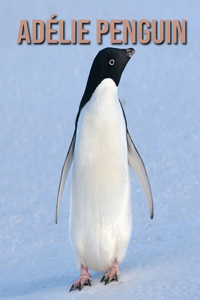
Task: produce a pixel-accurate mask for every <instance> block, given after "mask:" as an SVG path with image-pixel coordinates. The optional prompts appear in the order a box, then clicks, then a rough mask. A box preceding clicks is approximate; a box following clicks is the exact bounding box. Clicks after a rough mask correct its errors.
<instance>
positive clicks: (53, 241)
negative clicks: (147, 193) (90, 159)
mask: <svg viewBox="0 0 200 300" xmlns="http://www.w3.org/2000/svg"><path fill="white" fill-rule="evenodd" d="M199 9H200V4H199V2H198V1H195V0H194V1H190V2H188V1H187V0H182V1H180V0H178V1H176V2H175V1H172V0H170V1H140V2H139V1H137V2H136V1H131V2H130V1H127V0H125V1H123V3H121V2H118V3H117V4H116V2H115V4H114V2H113V1H110V0H106V1H105V0H102V1H101V2H97V3H96V2H95V3H94V2H93V1H87V2H84V1H82V2H81V1H78V2H77V1H74V2H72V1H69V0H68V1H52V0H49V1H47V0H42V1H40V2H32V1H23V0H22V1H15V2H14V1H3V2H2V3H1V12H2V15H1V19H0V26H1V41H0V43H1V45H0V70H1V72H0V191H1V192H0V204H1V210H0V287H1V288H0V298H1V299H17V300H19V299H48V300H51V299H61V300H62V299H79V298H81V299H104V298H105V297H108V298H110V299H149V300H150V299H187V300H188V299H199V298H200V291H199V277H200V263H199V262H200V251H199V250H200V218H199V216H200V191H199V178H200V168H199V166H200V155H199V148H200V136H199V132H200V117H199V116H200V104H199V95H200V85H199V78H200V60H199V51H200V41H199V30H200V20H199ZM53 13H56V14H57V16H58V17H57V18H58V19H64V20H65V21H66V26H68V29H67V30H68V31H67V30H66V32H68V33H69V32H70V21H71V19H75V20H78V19H89V20H91V24H90V26H89V27H88V28H89V29H90V34H89V39H90V40H91V44H90V45H78V44H77V45H68V46H64V45H47V44H45V43H44V44H42V45H26V44H25V43H23V45H18V44H17V36H18V30H19V24H20V20H21V19H27V20H28V21H29V25H30V28H31V21H32V20H33V19H41V20H44V21H45V20H47V19H49V18H50V16H51V15H52V14H53ZM145 18H146V19H148V20H150V21H151V20H152V19H157V20H160V19H164V20H166V19H170V20H173V19H179V20H182V19H186V20H187V24H188V34H187V40H188V42H187V45H182V44H180V43H179V44H178V45H166V44H163V45H160V46H156V45H154V44H153V43H150V44H148V45H147V46H143V45H140V44H139V43H138V44H137V45H134V48H135V50H136V53H135V55H134V56H133V58H132V59H131V61H130V62H129V63H128V65H127V67H126V69H125V71H124V73H123V76H122V79H121V82H120V86H119V97H120V99H121V101H122V103H123V105H124V109H125V112H126V116H127V120H128V127H129V131H130V133H131V136H132V139H133V141H134V142H135V144H136V146H137V148H138V150H139V152H140V154H141V156H142V158H143V160H144V162H145V165H146V168H147V171H148V175H149V178H150V182H151V187H152V191H153V196H154V205H155V217H154V219H153V220H151V219H150V218H149V215H148V208H147V205H146V203H145V199H144V196H143V193H142V190H141V188H140V187H139V184H138V182H137V179H136V177H135V175H134V174H133V172H131V182H132V205H133V231H132V238H131V241H130V245H129V248H128V251H127V256H126V258H125V260H124V262H123V263H122V264H121V266H120V272H121V273H120V278H119V282H118V283H116V282H113V283H111V284H109V285H107V286H104V285H103V284H100V282H99V281H100V279H101V277H102V273H95V272H91V274H92V278H93V283H92V287H85V288H84V289H83V291H82V292H81V293H80V292H79V291H78V290H77V291H74V292H72V293H69V292H68V291H69V289H70V287H71V284H72V283H73V282H74V280H76V279H77V277H78V275H79V271H78V270H77V269H76V267H75V263H74V258H73V253H72V249H71V246H70V243H69V237H68V217H69V194H70V183H71V179H70V177H71V172H70V174H69V176H68V179H67V184H66V187H65V191H64V194H63V199H62V203H61V208H60V214H59V220H58V224H57V225H55V222H54V221H55V206H56V196H57V189H58V184H59V179H60V173H61V168H62V165H63V162H64V158H65V155H66V153H67V150H68V146H69V144H70V141H71V138H72V135H73V130H74V121H75V116H76V113H77V110H78V105H79V102H80V99H81V97H82V94H83V91H84V88H85V84H86V77H87V75H88V72H89V69H90V66H91V63H92V60H93V58H94V56H95V55H96V53H97V52H98V51H99V50H100V49H102V48H103V47H106V46H109V45H110V41H109V35H107V36H106V37H104V38H103V44H102V45H97V44H96V31H95V29H96V20H97V19H106V20H108V21H109V20H110V19H129V20H132V19H136V20H140V19H145ZM118 47H119V46H118ZM121 47H124V48H125V47H131V44H129V45H127V46H126V45H122V46H121Z"/></svg>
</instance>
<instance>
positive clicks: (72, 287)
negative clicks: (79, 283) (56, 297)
mask: <svg viewBox="0 0 200 300" xmlns="http://www.w3.org/2000/svg"><path fill="white" fill-rule="evenodd" d="M73 289H74V284H72V286H71V289H70V290H69V291H70V292H71V291H73Z"/></svg>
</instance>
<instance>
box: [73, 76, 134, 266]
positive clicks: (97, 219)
mask: <svg viewBox="0 0 200 300" xmlns="http://www.w3.org/2000/svg"><path fill="white" fill-rule="evenodd" d="M104 81H106V82H103V83H104V89H103V90H104V91H105V84H107V85H108V86H109V88H110V86H111V93H110V94H111V95H110V94H109V93H108V90H110V89H108V90H107V93H106V95H104V93H103V92H102V93H101V90H100V91H99V90H97V91H95V93H96V94H95V93H94V95H93V98H92V99H91V100H90V102H88V103H87V104H86V105H85V107H84V108H83V109H82V112H81V116H80V119H79V124H78V128H77V135H76V144H75V152H74V164H73V173H72V189H71V211H70V238H71V243H72V247H73V250H74V254H75V258H76V262H77V265H78V267H80V265H81V264H83V265H84V266H87V267H88V268H90V269H92V270H96V271H105V270H107V269H109V268H110V267H111V265H112V263H113V262H114V260H115V258H117V260H118V262H119V263H120V262H121V261H122V260H123V258H124V256H125V253H126V249H127V246H128V242H129V239H130V234H131V203H130V179H129V169H128V157H127V142H126V127H125V121H124V117H123V113H122V110H121V107H120V104H119V101H118V97H117V93H116V86H115V85H114V86H113V82H110V81H112V80H111V79H109V80H108V79H106V80H104ZM107 81H108V82H107ZM101 87H102V86H101V85H100V88H101ZM106 87H107V86H106Z"/></svg>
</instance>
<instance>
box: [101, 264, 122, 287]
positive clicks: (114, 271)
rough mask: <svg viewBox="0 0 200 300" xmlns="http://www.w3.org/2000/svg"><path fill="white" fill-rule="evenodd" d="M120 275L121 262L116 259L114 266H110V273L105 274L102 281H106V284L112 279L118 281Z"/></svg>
mask: <svg viewBox="0 0 200 300" xmlns="http://www.w3.org/2000/svg"><path fill="white" fill-rule="evenodd" d="M118 277H119V264H118V262H117V260H116V259H115V261H114V263H113V265H112V267H111V268H110V270H109V271H108V273H106V274H105V275H103V277H102V278H101V281H100V282H102V281H104V282H105V285H106V284H107V283H110V282H111V281H112V280H116V281H118Z"/></svg>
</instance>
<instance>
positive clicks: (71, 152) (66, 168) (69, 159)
mask: <svg viewBox="0 0 200 300" xmlns="http://www.w3.org/2000/svg"><path fill="white" fill-rule="evenodd" d="M75 140H76V131H75V132H74V135H73V138H72V141H71V144H70V146H69V150H68V152H67V156H66V158H65V162H64V165H63V168H62V173H61V178H60V185H59V189H58V197H57V204H56V224H57V222H58V212H59V207H60V201H61V197H62V193H63V189H64V186H65V181H66V178H67V174H68V172H69V169H70V167H71V164H72V160H73V158H74V145H75Z"/></svg>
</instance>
